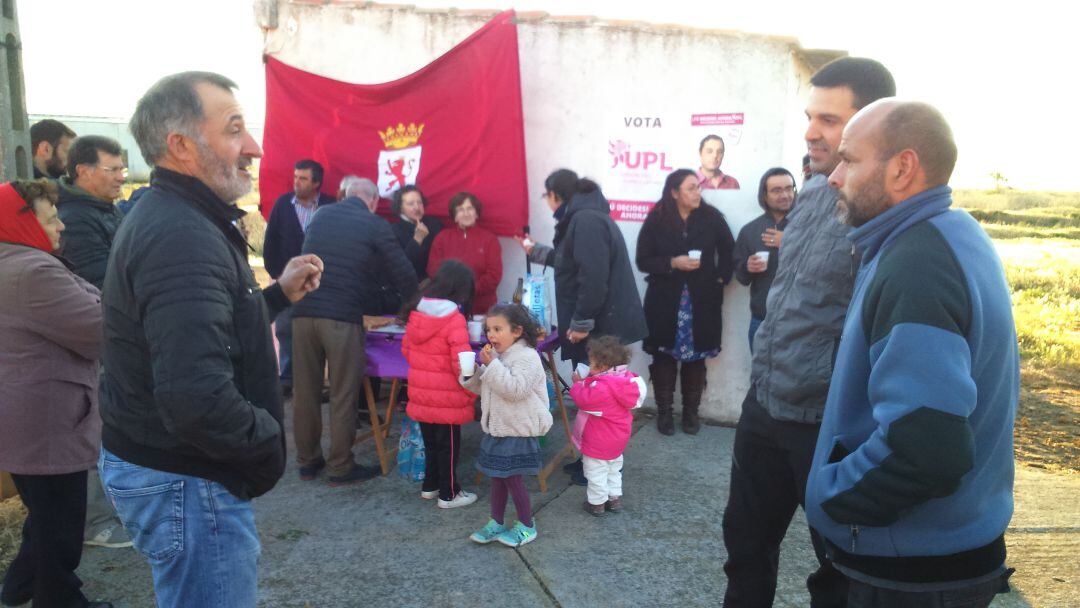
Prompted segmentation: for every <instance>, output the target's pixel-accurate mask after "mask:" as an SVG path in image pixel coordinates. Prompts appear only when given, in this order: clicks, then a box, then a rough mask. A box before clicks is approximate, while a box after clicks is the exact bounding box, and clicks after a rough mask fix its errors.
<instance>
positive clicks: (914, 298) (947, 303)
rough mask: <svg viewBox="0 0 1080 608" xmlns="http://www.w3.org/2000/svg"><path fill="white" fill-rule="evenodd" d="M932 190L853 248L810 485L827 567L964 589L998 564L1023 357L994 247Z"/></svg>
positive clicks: (867, 229)
mask: <svg viewBox="0 0 1080 608" xmlns="http://www.w3.org/2000/svg"><path fill="white" fill-rule="evenodd" d="M951 192H952V191H951V190H950V189H949V188H948V187H947V186H939V187H937V188H933V189H930V190H927V191H925V192H922V193H920V194H918V195H916V196H913V197H911V198H909V199H907V200H905V201H903V202H901V203H899V204H898V205H896V206H894V207H892V208H890V209H889V210H888V211H886V212H885V213H882V214H881V215H879V216H878V217H876V218H874V219H873V220H871V221H869V222H867V223H866V224H864V225H863V226H860V227H859V228H857V229H855V230H853V231H852V232H851V234H850V238H851V239H852V241H853V242H854V243H855V246H856V247H857V248H858V249H860V250H861V252H862V265H861V267H860V269H859V274H858V277H857V279H856V283H855V292H854V295H853V297H852V300H851V305H850V307H849V309H848V315H847V319H846V321H845V324H844V333H843V338H842V339H841V341H840V348H839V351H838V353H837V358H836V367H835V370H834V372H833V377H832V386H831V387H830V389H829V397H828V400H827V401H826V405H825V416H824V419H823V420H822V424H821V432H820V434H819V435H818V443H817V450H816V452H815V454H814V462H813V465H812V469H811V473H810V478H809V480H808V481H807V488H806V515H807V519H809V521H810V525H811V526H813V527H814V528H815V529H817V530H818V531H819V532H820V533H821V534H822V535H823V536H824V537H825V538H826V539H827V541H828V545H829V547H828V548H829V555H830V558H831V559H832V560H833V561H835V562H836V563H837V564H839V565H841V566H846V567H847V568H850V569H852V570H855V571H857V572H861V573H864V574H866V575H869V576H872V577H878V578H881V579H886V580H891V581H903V582H913V583H921V582H927V583H930V582H948V581H960V580H966V579H971V578H975V577H979V576H982V575H986V574H989V573H991V572H993V571H995V570H997V569H999V568H1000V567H1001V566H1002V565H1003V564H1004V562H1005V540H1004V532H1005V527H1006V526H1007V525H1008V523H1009V519H1010V518H1011V517H1012V510H1013V503H1012V486H1013V443H1012V438H1013V418H1014V417H1015V415H1016V403H1017V399H1018V397H1019V394H1018V391H1019V386H1020V372H1019V354H1018V352H1017V344H1016V329H1015V326H1014V324H1013V317H1012V303H1011V301H1010V297H1009V288H1008V286H1007V284H1006V281H1005V272H1004V270H1003V269H1002V266H1001V261H1000V260H999V259H998V256H997V253H996V252H995V251H994V247H993V245H992V244H991V242H990V239H989V237H987V235H986V233H985V232H983V230H982V228H980V227H979V225H978V223H977V222H976V221H975V220H974V219H972V217H971V216H970V215H968V214H967V213H966V212H964V211H960V210H950V209H949V206H950V205H951V204H952V197H951Z"/></svg>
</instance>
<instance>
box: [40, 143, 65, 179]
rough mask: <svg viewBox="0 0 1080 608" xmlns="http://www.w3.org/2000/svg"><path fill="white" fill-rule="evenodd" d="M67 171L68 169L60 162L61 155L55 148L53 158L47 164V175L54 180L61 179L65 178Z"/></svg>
mask: <svg viewBox="0 0 1080 608" xmlns="http://www.w3.org/2000/svg"><path fill="white" fill-rule="evenodd" d="M65 171H67V167H66V166H64V162H63V161H61V160H60V155H59V154H58V153H57V152H56V149H55V148H54V149H53V155H52V158H50V159H49V160H48V162H46V163H45V173H47V174H48V175H49V177H51V178H53V179H60V178H61V177H63V176H64V172H65Z"/></svg>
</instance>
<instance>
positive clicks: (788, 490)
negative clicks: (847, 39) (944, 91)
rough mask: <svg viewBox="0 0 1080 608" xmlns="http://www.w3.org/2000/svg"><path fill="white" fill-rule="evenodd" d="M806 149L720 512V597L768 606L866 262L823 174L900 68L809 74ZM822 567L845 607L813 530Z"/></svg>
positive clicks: (820, 600)
mask: <svg viewBox="0 0 1080 608" xmlns="http://www.w3.org/2000/svg"><path fill="white" fill-rule="evenodd" d="M810 84H811V85H812V86H811V89H810V98H809V101H808V103H807V108H806V115H807V117H808V119H809V121H810V122H809V125H808V127H807V130H806V135H805V139H806V143H807V149H808V150H809V152H810V168H811V170H812V171H813V172H814V174H815V175H814V176H813V177H811V178H810V180H808V181H807V182H806V184H805V185H804V186H803V190H802V192H800V193H799V197H798V200H797V202H796V204H795V209H794V210H793V211H792V212H791V213H790V214H788V216H787V219H788V225H787V228H786V229H785V230H784V235H783V240H782V242H781V243H780V250H779V254H780V265H779V268H778V269H777V271H776V278H775V279H774V281H773V284H772V287H771V289H770V290H769V296H768V299H767V301H766V308H767V310H768V314H767V315H766V317H765V321H764V322H763V323H762V324H761V326H760V328H759V329H758V332H757V335H756V336H755V339H754V360H753V366H752V370H751V386H750V390H749V391H748V392H747V394H746V399H745V400H744V401H743V411H742V416H740V418H739V424H738V427H737V428H736V431H735V448H734V454H733V455H732V461H731V488H730V492H729V495H728V504H727V508H726V509H725V510H724V520H723V531H724V545H725V546H726V548H727V552H728V559H727V562H726V563H725V564H724V572H725V573H726V574H727V578H728V586H727V592H726V593H725V596H724V605H725V606H727V607H735V606H769V605H771V604H772V601H773V596H774V595H775V593H776V573H777V565H778V562H779V556H780V542H781V541H782V540H783V538H784V534H785V533H786V531H787V528H788V524H790V523H791V518H792V516H793V515H794V513H795V508H796V507H798V506H800V505H802V504H804V499H805V494H806V479H807V476H808V475H809V470H810V463H811V460H812V459H813V456H814V447H815V444H816V441H817V435H818V429H819V427H820V425H821V418H822V412H823V410H824V408H825V398H826V396H827V395H828V392H829V378H830V377H831V375H832V365H833V359H834V357H835V356H836V347H837V345H838V344H839V341H840V331H841V329H842V326H843V322H844V316H845V313H846V311H847V305H848V301H849V300H850V299H851V293H852V288H853V286H854V282H855V272H856V270H857V268H858V259H857V258H856V257H855V253H854V250H853V249H852V246H851V242H850V241H848V240H847V227H846V226H845V225H844V224H842V223H841V222H840V221H839V219H838V218H837V216H836V198H837V193H836V190H835V189H834V188H832V187H830V186H829V184H828V182H827V177H826V176H827V175H828V174H829V173H831V172H832V170H833V169H835V168H836V165H837V164H838V163H839V160H840V159H839V156H838V154H837V148H838V147H839V145H840V136H841V134H842V132H843V130H844V125H846V124H847V121H848V120H849V119H850V118H851V117H852V116H854V115H855V113H856V112H857V111H859V109H861V108H862V107H864V106H866V105H868V104H870V103H871V102H873V101H876V100H878V99H880V98H882V97H891V96H893V95H895V94H896V85H895V83H894V82H893V78H892V75H891V74H889V71H888V70H887V69H885V67H884V66H883V65H881V64H880V63H878V62H876V61H873V60H871V59H864V58H854V57H843V58H841V59H837V60H835V61H833V62H831V63H829V64H827V65H825V66H824V67H822V68H821V69H820V70H818V71H817V73H815V74H814V75H813V77H811V79H810ZM810 533H811V540H812V541H813V543H814V550H815V553H816V554H817V558H818V562H819V568H818V570H817V571H816V572H814V573H812V574H811V575H810V577H809V578H808V579H807V581H806V585H807V588H808V589H809V591H810V604H811V606H814V607H825V606H844V605H845V604H846V601H847V582H846V579H845V578H844V577H843V575H842V574H840V572H838V571H837V570H836V569H835V568H833V567H832V565H831V564H830V563H829V561H828V560H827V559H826V556H825V552H824V545H823V543H822V542H821V540H820V538H819V537H818V536H817V534H816V533H815V532H814V531H813V530H811V531H810Z"/></svg>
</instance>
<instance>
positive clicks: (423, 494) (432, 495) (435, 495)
mask: <svg viewBox="0 0 1080 608" xmlns="http://www.w3.org/2000/svg"><path fill="white" fill-rule="evenodd" d="M438 497H439V491H438V490H432V491H430V492H424V491H421V492H420V498H423V499H424V500H431V499H432V498H438Z"/></svg>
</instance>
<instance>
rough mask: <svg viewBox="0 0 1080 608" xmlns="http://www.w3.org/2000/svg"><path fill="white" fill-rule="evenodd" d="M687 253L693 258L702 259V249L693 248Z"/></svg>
mask: <svg viewBox="0 0 1080 608" xmlns="http://www.w3.org/2000/svg"><path fill="white" fill-rule="evenodd" d="M686 255H688V256H690V259H691V260H700V259H701V250H700V249H691V250H690V251H688V252H686Z"/></svg>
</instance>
